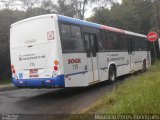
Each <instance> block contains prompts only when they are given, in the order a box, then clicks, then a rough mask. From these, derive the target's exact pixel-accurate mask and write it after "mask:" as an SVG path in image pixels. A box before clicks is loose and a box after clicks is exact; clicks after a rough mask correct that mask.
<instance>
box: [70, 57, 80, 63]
mask: <svg viewBox="0 0 160 120" xmlns="http://www.w3.org/2000/svg"><path fill="white" fill-rule="evenodd" d="M74 63H81V58H76V59H68V64H74Z"/></svg>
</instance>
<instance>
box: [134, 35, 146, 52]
mask: <svg viewBox="0 0 160 120" xmlns="http://www.w3.org/2000/svg"><path fill="white" fill-rule="evenodd" d="M134 45H135V48H134V50H135V51H143V50H146V43H145V39H143V38H141V37H135V38H134Z"/></svg>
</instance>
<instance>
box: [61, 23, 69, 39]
mask: <svg viewBox="0 0 160 120" xmlns="http://www.w3.org/2000/svg"><path fill="white" fill-rule="evenodd" d="M61 35H62V39H64V38H65V39H66V38H67V39H69V38H70V36H71V31H70V26H69V25H65V24H61Z"/></svg>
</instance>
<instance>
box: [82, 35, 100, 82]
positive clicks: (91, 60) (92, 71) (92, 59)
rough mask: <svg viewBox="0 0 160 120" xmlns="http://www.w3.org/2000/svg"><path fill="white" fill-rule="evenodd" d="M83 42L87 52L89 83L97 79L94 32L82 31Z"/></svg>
mask: <svg viewBox="0 0 160 120" xmlns="http://www.w3.org/2000/svg"><path fill="white" fill-rule="evenodd" d="M84 42H85V48H86V52H87V69H88V73H89V83H91V82H94V81H97V80H98V78H99V77H98V61H97V51H98V46H97V38H96V34H89V33H84Z"/></svg>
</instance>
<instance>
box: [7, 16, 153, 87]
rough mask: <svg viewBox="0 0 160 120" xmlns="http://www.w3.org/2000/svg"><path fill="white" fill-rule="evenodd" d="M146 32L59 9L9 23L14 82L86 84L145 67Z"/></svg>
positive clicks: (147, 53) (147, 60)
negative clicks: (119, 26) (74, 15)
mask: <svg viewBox="0 0 160 120" xmlns="http://www.w3.org/2000/svg"><path fill="white" fill-rule="evenodd" d="M146 38H147V37H146V35H142V34H139V33H135V32H131V31H126V30H122V29H118V28H114V27H109V26H106V25H101V24H96V23H92V22H88V21H84V20H79V19H75V18H71V17H66V16H63V15H57V14H47V15H40V16H36V17H31V18H27V19H25V20H21V21H18V22H16V23H14V24H12V25H11V27H10V53H11V70H12V80H13V84H14V85H15V86H17V87H26V88H32V87H37V88H39V87H40V88H46V87H47V88H52V87H84V86H89V85H92V84H96V83H99V82H102V81H106V80H110V81H112V82H114V81H115V80H116V78H117V77H119V76H122V75H125V74H129V73H133V72H135V71H140V70H141V71H145V70H146V69H147V68H148V67H149V66H150V65H151V60H150V51H149V50H148V48H147V40H146Z"/></svg>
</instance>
